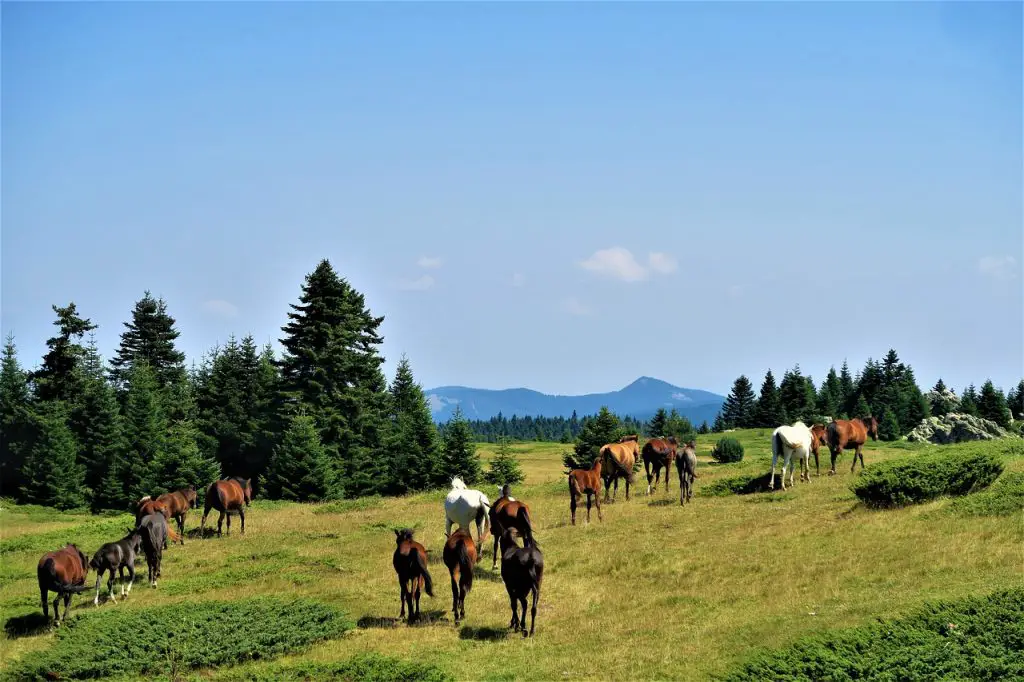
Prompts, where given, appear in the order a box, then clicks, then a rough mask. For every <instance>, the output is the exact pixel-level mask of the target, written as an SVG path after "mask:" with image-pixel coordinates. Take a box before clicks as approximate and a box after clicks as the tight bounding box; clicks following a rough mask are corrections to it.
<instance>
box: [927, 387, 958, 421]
mask: <svg viewBox="0 0 1024 682" xmlns="http://www.w3.org/2000/svg"><path fill="white" fill-rule="evenodd" d="M927 397H928V399H929V401H928V402H929V404H928V408H929V411H930V412H931V414H932V415H933V416H936V417H942V416H945V415H947V414H949V413H950V412H959V411H960V399H959V398H957V397H956V393H953V391H951V390H950V389H949V387H947V386H946V383H945V382H944V381H943V380H942V379H939V380H938V381H937V382H935V386H933V387H932V390H931V391H929V392H928V396H927Z"/></svg>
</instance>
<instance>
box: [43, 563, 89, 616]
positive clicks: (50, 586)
mask: <svg viewBox="0 0 1024 682" xmlns="http://www.w3.org/2000/svg"><path fill="white" fill-rule="evenodd" d="M86 561H88V559H86V556H85V554H84V553H83V552H82V550H80V549H78V546H77V545H75V544H74V543H71V544H68V545H65V546H64V547H61V548H60V549H58V550H56V551H53V552H47V553H46V554H44V555H43V556H42V557H41V558H40V559H39V564H38V565H37V566H36V578H37V579H38V580H39V594H40V596H41V597H42V601H43V617H44V618H46V619H47V620H49V618H50V611H49V605H48V604H47V602H46V597H47V594H46V593H47V592H53V593H55V594H56V595H57V596H56V597H55V598H54V600H53V619H54V624H55V625H58V626H59V625H60V624H61V622H62V621H63V620H64V619H65V618H67V617H68V608H69V607H70V606H71V595H72V594H81V593H82V592H85V591H86V590H88V589H89V586H88V585H86V584H85V578H86V576H87V575H88V574H89V565H88V564H87V563H86ZM61 597H63V598H64V615H63V616H61V615H60V608H59V605H60V600H61Z"/></svg>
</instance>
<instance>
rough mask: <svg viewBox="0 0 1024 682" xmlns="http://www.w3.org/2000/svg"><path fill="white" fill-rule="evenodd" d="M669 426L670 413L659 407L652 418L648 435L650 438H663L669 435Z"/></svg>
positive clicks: (648, 425) (648, 426)
mask: <svg viewBox="0 0 1024 682" xmlns="http://www.w3.org/2000/svg"><path fill="white" fill-rule="evenodd" d="M667 426H668V412H666V411H665V408H664V407H659V408H658V411H657V412H655V413H654V416H653V417H651V421H650V423H648V424H647V435H648V437H650V438H661V437H663V436H665V435H667V431H666V427H667Z"/></svg>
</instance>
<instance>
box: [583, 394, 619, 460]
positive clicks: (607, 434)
mask: <svg viewBox="0 0 1024 682" xmlns="http://www.w3.org/2000/svg"><path fill="white" fill-rule="evenodd" d="M624 435H625V432H624V430H623V429H622V427H621V424H620V422H619V418H618V416H616V415H615V414H614V413H612V412H611V411H610V410H609V409H608V408H607V407H605V406H603V405H602V406H601V409H600V411H598V413H597V416H595V417H593V418H591V419H586V420H584V422H583V428H582V429H581V430H580V435H579V437H578V438H577V439H576V447H575V448H574V450H575V455H576V456H575V461H576V462H577V463H578V464H579V465H580V466H582V467H589V466H590V465H591V464H593V462H594V460H596V459H597V456H598V455H599V454H600V453H601V448H602V446H604V445H607V444H608V443H614V442H616V441H617V440H619V438H621V437H622V436H624Z"/></svg>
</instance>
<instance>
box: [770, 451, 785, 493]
mask: <svg viewBox="0 0 1024 682" xmlns="http://www.w3.org/2000/svg"><path fill="white" fill-rule="evenodd" d="M777 461H779V453H777V452H772V477H771V478H770V479H768V490H775V463H776V462H777ZM783 471H785V469H783ZM783 485H785V481H783Z"/></svg>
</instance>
